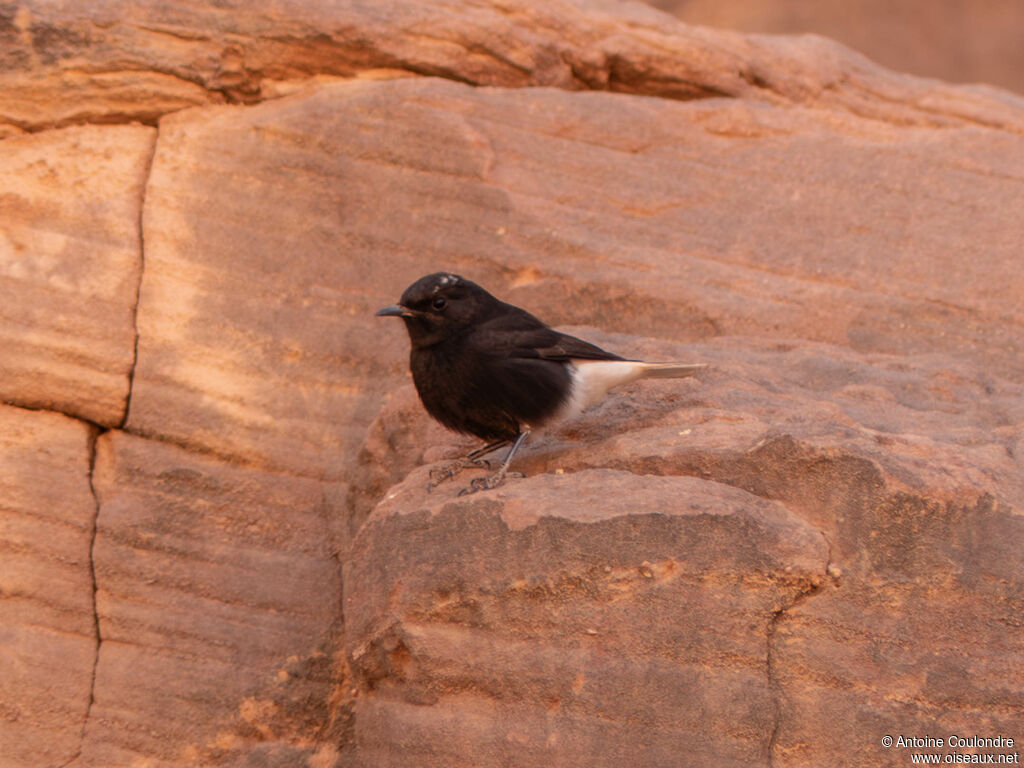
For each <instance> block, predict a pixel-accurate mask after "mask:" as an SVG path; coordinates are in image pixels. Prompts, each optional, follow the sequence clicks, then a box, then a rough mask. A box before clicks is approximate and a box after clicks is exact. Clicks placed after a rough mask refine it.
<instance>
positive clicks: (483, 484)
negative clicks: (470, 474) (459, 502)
mask: <svg viewBox="0 0 1024 768" xmlns="http://www.w3.org/2000/svg"><path fill="white" fill-rule="evenodd" d="M506 477H526V475H524V474H522V473H521V472H496V473H494V474H493V475H487V476H485V477H474V478H473V479H472V480H471V481H470V483H469V485H467V486H466V487H465V488H463V489H462V490H461V491H459V496H469V495H470V494H472V493H476V492H477V491H489V490H491V489H493V488H497V487H498V486H499V485H501V484H502V483H504V482H505V478H506Z"/></svg>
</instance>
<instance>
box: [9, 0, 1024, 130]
mask: <svg viewBox="0 0 1024 768" xmlns="http://www.w3.org/2000/svg"><path fill="white" fill-rule="evenodd" d="M0 40H3V42H4V51H3V54H2V56H3V58H2V59H0V63H2V64H3V65H4V66H3V67H2V68H0V94H3V95H2V96H0V123H8V124H11V125H14V126H16V127H19V128H32V129H37V128H41V127H50V126H53V125H63V124H65V123H67V122H69V121H93V122H112V121H127V120H144V121H152V122H155V121H156V120H157V119H158V118H159V117H160V116H161V115H164V114H167V113H169V112H171V111H174V110H176V109H180V108H182V107H185V106H190V105H202V104H210V103H218V102H222V101H225V100H227V101H234V102H242V103H252V102H256V101H260V100H263V99H266V98H273V97H275V96H277V95H280V93H281V92H282V91H285V92H287V91H288V90H291V89H294V88H295V87H296V85H297V84H299V83H301V82H303V81H305V80H309V79H313V78H318V77H353V76H359V75H360V74H362V73H366V72H368V71H377V70H381V69H384V70H392V71H396V70H397V71H403V72H406V73H415V74H418V75H429V76H433V77H442V78H446V79H449V80H457V81H461V82H466V83H471V84H474V85H487V86H501V87H512V88H521V87H526V86H544V87H557V88H561V89H566V90H580V89H588V90H611V91H623V92H628V93H637V94H646V95H653V96H661V97H665V98H672V99H684V100H688V99H703V98H716V97H720V96H729V97H738V98H743V99H749V100H753V101H764V102H767V103H799V104H811V105H827V106H831V107H837V108H839V109H841V110H849V111H852V112H854V113H856V114H866V115H869V116H871V117H873V118H878V119H883V120H887V121H890V122H893V123H897V124H908V123H910V124H921V125H933V126H936V125H964V124H970V123H974V122H983V123H984V124H987V125H993V124H994V125H999V126H1003V127H1012V128H1014V129H1015V130H1018V131H1019V130H1020V129H1021V127H1022V125H1024V121H1022V119H1021V116H1020V108H1021V106H1020V101H1019V100H1014V99H1013V98H1012V97H1011V96H1010V95H1009V94H1004V93H1001V92H999V91H995V90H990V91H982V90H969V89H958V88H955V87H951V86H947V85H945V84H943V83H939V82H936V81H931V80H923V79H919V78H914V77H910V76H905V75H896V74H894V73H891V72H889V71H887V70H885V69H883V68H881V67H879V66H877V65H875V64H873V63H872V62H870V61H868V60H867V59H865V58H864V57H862V56H860V55H859V54H856V53H854V52H853V51H850V50H848V49H846V48H843V47H842V46H839V45H837V44H835V43H833V42H831V41H829V40H825V39H824V38H815V37H811V36H806V37H802V38H785V39H784V38H777V39H772V38H752V37H750V38H748V37H744V36H742V35H738V34H736V33H732V32H727V31H719V30H711V29H707V28H703V27H692V26H686V25H683V24H681V23H679V22H678V21H676V20H675V19H673V18H672V17H671V16H669V15H667V14H664V13H660V12H658V11H655V10H653V9H652V8H650V7H648V6H645V5H643V4H641V3H637V2H628V3H627V2H615V1H614V0H612V1H611V2H607V1H605V2H601V3H594V2H590V0H560V1H558V2H550V1H549V0H548V1H545V2H541V1H540V0H516V1H515V2H512V3H479V4H473V5H467V4H466V3H464V2H462V0H441V1H438V2H431V3H408V2H404V0H381V1H380V2H377V3H375V4H374V7H373V11H372V12H370V11H368V10H367V9H366V7H365V6H364V5H362V4H361V3H357V2H352V1H351V0H349V1H348V2H340V3H293V2H285V1H284V0H258V2H244V3H243V2H237V0H236V1H233V2H223V3H220V4H218V5H216V6H200V5H195V4H191V3H187V2H180V1H176V2H160V3H127V2H125V1H124V0H101V1H99V2H91V3H89V4H88V5H81V4H77V5H76V4H64V5H53V4H43V3H28V4H23V5H18V6H13V5H12V6H7V7H6V8H5V9H3V10H2V11H0Z"/></svg>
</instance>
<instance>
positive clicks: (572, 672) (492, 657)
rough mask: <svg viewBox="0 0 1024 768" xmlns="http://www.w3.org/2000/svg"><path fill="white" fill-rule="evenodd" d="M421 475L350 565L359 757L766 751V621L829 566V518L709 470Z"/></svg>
mask: <svg viewBox="0 0 1024 768" xmlns="http://www.w3.org/2000/svg"><path fill="white" fill-rule="evenodd" d="M425 479H426V475H425V473H424V472H423V471H420V472H416V473H413V474H412V475H410V477H409V479H408V480H407V481H406V482H405V483H403V484H401V485H399V486H397V487H395V488H394V489H392V490H391V491H390V492H389V493H388V494H387V496H386V500H385V501H384V502H383V503H382V504H381V506H379V507H378V508H377V510H376V511H375V512H374V514H373V516H371V518H370V520H369V521H368V522H367V523H366V525H365V526H364V527H363V530H362V531H361V533H360V535H359V537H358V538H357V540H356V543H355V545H354V548H353V552H352V556H351V559H350V565H349V566H348V568H347V569H346V577H345V584H346V587H345V594H346V600H345V611H346V621H347V627H346V628H347V636H346V642H347V644H348V647H349V649H350V656H351V660H352V661H351V663H352V668H353V674H354V678H355V682H356V683H357V685H358V686H359V697H358V704H357V711H356V749H357V754H358V755H359V756H360V759H361V760H363V761H364V763H363V764H365V765H377V766H384V765H409V764H410V763H413V764H416V765H447V766H462V765H465V766H490V765H509V764H516V765H595V766H603V765H621V764H622V763H623V761H626V762H636V763H642V764H644V765H652V766H661V765H665V766H668V765H678V764H679V760H680V755H689V756H691V758H692V759H695V760H699V761H700V762H702V763H704V764H714V765H735V766H739V765H748V766H749V765H767V764H768V750H769V742H770V737H771V733H772V730H773V727H774V722H775V719H776V716H777V712H776V709H775V706H774V703H773V692H772V690H771V684H772V683H771V681H770V679H769V676H768V659H767V652H768V651H767V649H768V635H769V633H770V631H771V627H772V626H773V623H774V617H775V616H776V615H777V614H778V613H779V612H781V611H783V610H785V609H786V608H788V607H790V606H791V605H793V604H794V603H795V602H796V601H797V600H799V599H800V598H801V597H804V596H806V595H807V594H809V593H810V592H811V591H813V590H814V589H815V588H816V587H818V586H819V585H821V584H822V583H823V582H824V581H825V580H826V576H825V567H826V555H827V547H826V544H825V541H824V539H823V537H822V536H821V535H820V534H819V533H818V532H816V531H814V530H813V529H812V528H810V527H809V526H807V525H806V524H804V523H802V522H801V521H800V520H798V519H796V518H795V517H794V516H792V515H791V514H790V513H789V512H788V511H787V510H786V509H785V508H784V507H782V506H781V505H778V504H775V503H771V502H766V501H765V500H763V499H759V498H757V497H755V496H753V495H751V494H747V493H745V492H742V491H738V490H736V489H734V488H729V487H727V486H722V485H719V484H717V483H712V482H707V481H704V480H698V479H695V478H685V477H675V478H668V477H662V478H645V477H641V476H638V475H635V474H631V473H628V472H614V471H608V470H590V471H584V472H580V473H576V474H573V475H569V476H565V477H561V478H557V477H551V476H542V477H539V478H534V479H531V480H525V481H521V482H516V483H514V484H510V485H509V486H508V487H506V488H505V489H499V490H498V491H496V492H495V493H493V494H489V495H486V496H480V497H476V498H462V499H455V498H453V489H451V488H449V489H447V490H445V491H439V492H437V493H435V494H433V495H432V496H430V497H427V496H426V495H425V494H424V492H423V484H424V482H425ZM709 734H714V736H713V737H709Z"/></svg>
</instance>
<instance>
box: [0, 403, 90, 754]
mask: <svg viewBox="0 0 1024 768" xmlns="http://www.w3.org/2000/svg"><path fill="white" fill-rule="evenodd" d="M92 439H93V433H92V430H91V429H90V428H89V427H87V426H86V425H84V424H82V423H81V422H80V421H75V420H73V419H69V418H67V417H66V416H61V415H59V414H54V413H40V412H35V411H27V410H23V409H21V408H11V407H9V406H0V755H3V760H2V762H3V764H4V766H8V767H9V768H37V767H38V766H41V765H64V764H66V763H67V762H68V761H69V760H71V759H72V758H74V757H75V756H76V754H77V752H78V749H79V745H80V743H81V738H82V727H83V724H84V722H85V717H86V712H87V711H88V707H89V697H90V694H91V688H92V676H93V669H94V665H95V659H96V624H95V619H94V616H93V602H92V594H93V580H92V572H91V568H90V547H91V544H92V535H93V525H94V522H95V517H96V502H95V499H94V498H93V495H92V492H91V491H90V488H89V469H90V467H89V461H90V450H91V443H92Z"/></svg>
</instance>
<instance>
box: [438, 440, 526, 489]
mask: <svg viewBox="0 0 1024 768" xmlns="http://www.w3.org/2000/svg"><path fill="white" fill-rule="evenodd" d="M504 445H508V440H495V441H494V442H493V443H487V445H482V446H480V447H479V448H477V449H476V450H475V451H470V452H469V453H467V454H466V455H465V456H463V457H462V458H461V459H456V460H455V461H451V462H449V463H447V464H445V465H444V466H443V467H435V468H434V469H432V470H430V482H429V483H427V490H428V491H432V490H434V489H435V488H436V487H437V486H439V485H440V484H441V483H443V482H444V481H445V480H451V479H452V478H453V477H455V476H456V475H457V474H459V472H461V471H462V470H464V469H469V468H470V467H486V468H487V469H490V468H491V464H490V462H489V461H487V459H485V458H483V457H484V456H486V455H487V454H488V453H490V452H491V451H496V450H498V449H499V448H501V447H502V446H504Z"/></svg>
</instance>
